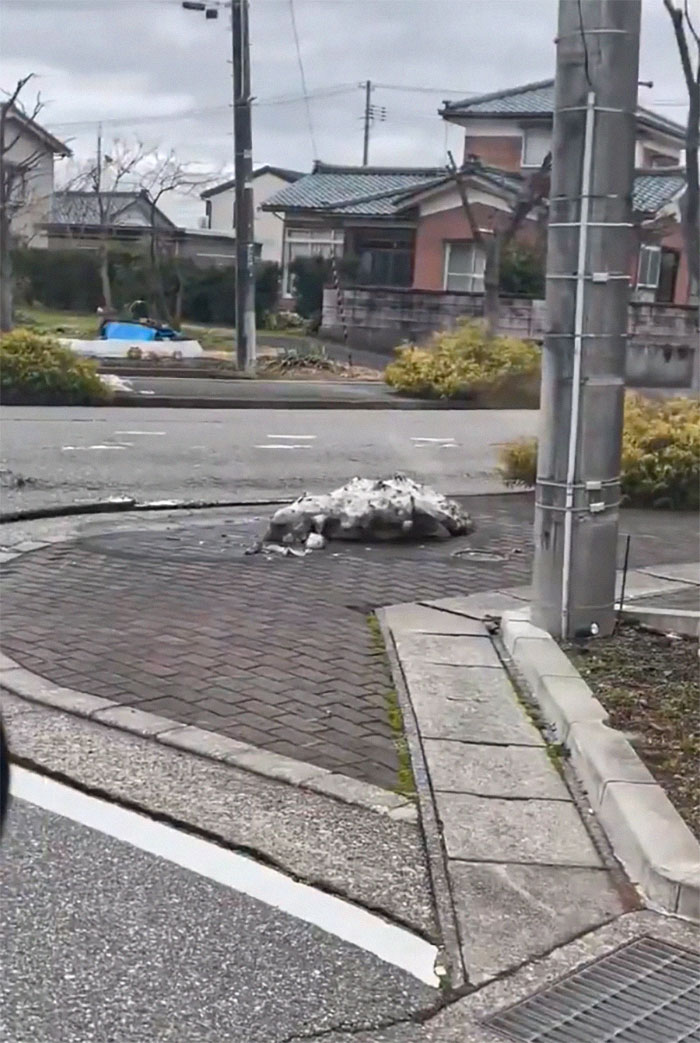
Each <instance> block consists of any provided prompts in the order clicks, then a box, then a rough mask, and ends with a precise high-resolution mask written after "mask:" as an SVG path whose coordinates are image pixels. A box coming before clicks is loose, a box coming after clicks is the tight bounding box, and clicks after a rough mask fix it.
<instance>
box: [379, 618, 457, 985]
mask: <svg viewBox="0 0 700 1043" xmlns="http://www.w3.org/2000/svg"><path fill="white" fill-rule="evenodd" d="M376 616H377V621H378V623H379V628H380V631H381V635H382V639H383V641H384V648H385V650H386V655H387V659H388V660H389V669H390V671H391V677H392V680H393V682H394V687H395V689H396V695H397V697H398V701H399V707H400V709H401V716H402V718H403V726H404V733H405V735H406V741H407V743H408V748H409V753H410V756H411V767H412V769H413V777H414V779H415V782H416V794H417V796H418V807H419V810H420V817H419V822H420V828H421V832H422V835H423V844H424V847H425V853H426V860H427V863H428V873H429V874H430V883H431V886H432V890H433V901H434V903H435V912H436V916H437V920H438V927H439V929H440V935H441V937H442V944H443V947H444V952H445V954H446V956H447V960H448V964H449V967H448V968H447V969H448V973H449V980H450V985H451V988H452V989H457V988H460V987H461V986H463V985H465V984H467V974H466V969H465V966H464V961H463V959H462V947H461V944H460V937H459V928H458V926H457V916H456V913H455V908H454V902H453V898H452V888H451V885H450V877H449V873H448V870H447V863H446V856H445V850H444V844H443V840H442V829H441V826H440V822H439V819H438V814H437V807H436V804H435V797H434V794H433V791H432V788H431V785H430V776H429V774H428V766H427V764H426V760H425V751H424V749H423V744H422V741H421V736H420V730H419V728H418V721H417V720H416V715H415V711H414V709H413V705H412V703H411V699H410V696H409V694H408V690H407V688H406V683H405V680H404V676H403V670H402V669H401V661H400V659H399V656H398V652H397V650H396V645H395V643H394V637H393V634H392V631H391V627H390V625H389V622H388V619H387V612H386V609H383V608H380V609H378V610H377V612H376Z"/></svg>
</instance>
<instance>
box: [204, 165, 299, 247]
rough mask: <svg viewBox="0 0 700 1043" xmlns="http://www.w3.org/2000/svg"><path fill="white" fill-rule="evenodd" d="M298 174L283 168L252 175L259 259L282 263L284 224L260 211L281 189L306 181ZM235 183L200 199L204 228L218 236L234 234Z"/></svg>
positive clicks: (257, 172) (229, 182)
mask: <svg viewBox="0 0 700 1043" xmlns="http://www.w3.org/2000/svg"><path fill="white" fill-rule="evenodd" d="M303 176H304V175H303V174H301V173H300V172H299V171H297V170H286V169H284V168H283V167H273V166H264V167H259V168H258V169H257V170H256V171H254V173H253V203H254V207H255V242H256V244H257V246H258V249H259V256H260V258H261V259H262V260H263V261H275V262H276V263H277V264H281V263H282V222H281V221H280V220H279V218H278V217H276V216H275V214H273V213H270V212H267V211H265V210H262V209H261V207H262V205H263V203H265V202H266V201H267V200H268V199H269V198H270V197H271V196H273V195H275V193H277V192H279V191H280V189H282V188H285V187H286V186H287V185H291V184H292V183H293V182H295V181H298V180H299V178H301V177H303ZM234 189H235V181H224V182H223V184H221V185H217V186H216V187H215V188H209V189H207V191H206V192H202V196H201V198H202V199H203V200H204V203H205V206H206V216H205V221H204V223H205V227H206V228H208V229H211V231H216V232H228V233H229V234H230V233H231V232H234V235H235V228H236V216H235V191H234Z"/></svg>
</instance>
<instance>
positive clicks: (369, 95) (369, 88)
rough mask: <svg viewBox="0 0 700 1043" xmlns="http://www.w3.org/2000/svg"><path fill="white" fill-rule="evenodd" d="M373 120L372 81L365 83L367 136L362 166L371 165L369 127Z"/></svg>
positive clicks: (365, 137)
mask: <svg viewBox="0 0 700 1043" xmlns="http://www.w3.org/2000/svg"><path fill="white" fill-rule="evenodd" d="M371 120H372V81H371V80H367V82H366V83H365V135H364V139H363V142H362V166H363V167H366V166H367V164H368V163H369V125H370V122H371Z"/></svg>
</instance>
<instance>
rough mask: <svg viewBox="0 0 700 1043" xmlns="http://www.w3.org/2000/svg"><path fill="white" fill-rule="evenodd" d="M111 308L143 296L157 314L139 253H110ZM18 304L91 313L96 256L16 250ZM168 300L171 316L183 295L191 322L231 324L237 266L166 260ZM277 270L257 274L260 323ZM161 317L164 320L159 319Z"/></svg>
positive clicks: (269, 308)
mask: <svg viewBox="0 0 700 1043" xmlns="http://www.w3.org/2000/svg"><path fill="white" fill-rule="evenodd" d="M109 269H110V280H111V286H112V293H113V297H114V305H115V307H116V308H117V309H122V308H125V307H126V306H127V305H129V304H130V303H131V302H132V301H133V300H136V299H137V298H146V299H148V300H149V303H150V306H151V308H150V310H151V314H152V315H153V316H154V317H155V316H158V303H157V294H156V292H155V288H154V286H153V278H152V274H151V271H150V268H149V265H148V262H147V259H146V258H145V257H144V255H143V254H142V253H138V252H131V253H129V252H125V251H123V250H114V251H111V252H110V255H109ZM14 270H15V277H16V285H17V292H16V303H17V304H18V305H20V307H21V305H22V304H27V305H33V304H41V305H43V306H44V307H45V308H55V309H59V310H61V311H79V312H91V311H92V312H94V311H96V309H97V307H98V305H100V304H101V303H102V284H101V281H100V275H99V267H98V257H97V253H96V252H95V251H89V250H32V249H22V250H17V251H16V252H15V254H14ZM162 274H163V288H164V291H165V297H166V301H167V303H168V306H169V308H170V310H171V313H174V312H175V304H176V297H177V295H178V291H181V294H182V318H183V319H184V320H186V321H187V320H189V321H190V322H202V323H211V324H213V325H221V326H233V325H235V319H236V300H235V291H234V287H235V268H234V266H233V265H231V266H227V267H225V268H219V267H216V268H200V267H199V266H197V265H195V264H194V263H193V262H192V261H189V260H182V261H179V260H176V259H173V260H167V261H165V262H164V263H163V266H162ZM279 292H280V267H279V265H277V264H274V263H273V262H270V261H260V262H258V264H257V265H256V270H255V311H256V317H257V320H258V323H259V324H260V325H262V323H263V322H264V320H265V317H266V316H267V315H268V314H270V313H271V312H273V311H274V310H275V308H276V306H277V301H278V299H279ZM159 317H160V318H165V317H166V316H162V315H161V316H159Z"/></svg>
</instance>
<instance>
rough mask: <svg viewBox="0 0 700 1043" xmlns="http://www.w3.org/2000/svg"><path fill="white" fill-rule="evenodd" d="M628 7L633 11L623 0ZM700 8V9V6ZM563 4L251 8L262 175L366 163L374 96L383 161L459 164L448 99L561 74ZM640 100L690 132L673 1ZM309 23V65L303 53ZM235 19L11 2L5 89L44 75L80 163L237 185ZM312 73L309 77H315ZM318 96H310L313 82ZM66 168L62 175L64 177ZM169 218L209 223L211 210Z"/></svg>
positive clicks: (150, 4)
mask: <svg viewBox="0 0 700 1043" xmlns="http://www.w3.org/2000/svg"><path fill="white" fill-rule="evenodd" d="M619 2H621V3H624V2H626V0H619ZM698 2H700V0H698ZM556 7H557V4H556V0H251V2H250V12H251V13H250V32H251V76H252V88H253V93H254V95H255V97H256V101H255V104H254V108H253V138H254V164H255V165H256V166H260V165H263V164H265V163H271V164H275V165H277V166H283V167H289V168H292V169H298V170H309V169H310V168H311V164H312V162H313V160H314V159H321V160H324V161H325V162H328V163H358V164H359V163H360V162H361V159H362V112H363V106H364V92H363V88H362V87H361V86H360V85H361V84H363V83H364V81H366V80H368V79H369V80H372V81H373V83H374V84H376V85H377V86H376V87H375V88H374V90H373V93H372V101H373V104H375V105H376V106H377V107H378V108H384V109H385V110H386V118H385V119H383V120H381V121H379V120H378V121H377V122H376V123H375V124H374V126H373V128H372V135H371V143H370V162H371V163H373V164H377V165H408V166H413V165H415V166H421V165H423V166H435V165H442V164H444V162H445V159H446V150H447V149H452V150H453V151H454V152H455V155H457V156H459V154H460V152H461V149H460V140H461V132H460V128H458V127H456V126H453V125H450V124H446V123H445V122H444V121H443V120H441V119H440V117H439V116H438V115H437V109H438V107H439V106H440V104H441V102H442V101H443V100H444V99H452V100H454V99H456V98H459V97H464V96H466V95H468V94H475V93H482V92H485V91H492V90H500V89H502V88H506V87H511V86H516V85H518V84H522V83H527V82H529V81H532V80H539V79H545V78H547V77H550V76H553V74H554V36H555V32H556ZM642 11H643V22H642V41H641V61H640V79H641V80H653V84H654V85H653V87H652V88H647V87H640V89H639V91H640V93H639V101H640V104H642V105H645V106H646V107H648V108H657V109H658V111H659V112H660V113H662V114H663V115H664V116H666V117H667V118H670V119H674V120H677V121H679V122H684V121H685V118H686V113H687V104H686V103H685V102H684V99H686V98H687V95H686V93H685V87H684V84H683V79H682V74H681V70H680V63H679V59H678V54H677V50H676V45H675V41H674V38H673V32H672V28H671V24H670V19H669V17H668V14H667V12H666V11H665V9H664V7H663V2H662V0H643V7H642ZM293 16H294V19H295V21H296V27H297V35H298V40H299V53H297V48H296V46H295V38H294V31H293V21H292V18H293ZM229 24H230V23H229V16H228V12H227V11H226V10H221V11H220V15H219V18H218V19H217V20H213V19H212V20H207V19H205V17H204V15H203V14H201V13H198V12H194V11H186V10H183V9H182V7H181V4H180V0H0V90H4V91H8V90H11V89H12V88H13V87H14V84H15V82H16V81H17V79H18V78H19V77H20V76H25V75H27V74H28V73H30V72H31V73H34V74H35V79H34V80H32V82H31V84H30V85H29V86H28V87H27V88H26V91H25V99H26V104H27V106H28V107H30V108H31V107H32V106H33V103H34V100H35V97H36V93H37V91H40V92H41V97H42V101H43V102H44V108H43V110H42V113H41V117H40V121H41V122H43V123H44V125H45V126H47V127H48V128H49V129H50V130H51V131H52V132H53V133H54V134H56V135H57V136H58V137H60V138H61V139H62V140H64V141H67V142H68V143H69V144H70V147H71V148H72V149H73V152H74V154H75V156H76V157H77V159H78V160H79V161H84V160H87V159H89V158H90V157H91V156H93V155H94V153H95V140H96V135H97V124H98V122H99V121H102V124H103V134H104V139H105V149H106V150H109V147H110V142H111V141H112V139H120V140H122V141H126V142H136V141H140V142H141V143H143V144H144V145H146V146H147V147H148V148H149V149H151V150H153V151H154V152H157V151H163V152H169V151H170V150H173V151H174V152H175V153H176V155H177V156H178V158H179V160H180V161H181V162H183V163H186V164H193V165H196V168H197V169H198V170H201V171H207V172H209V174H210V175H211V177H212V178H216V177H218V175H220V174H221V175H225V176H230V170H231V164H232V147H233V135H232V115H231V108H230V97H231V65H230V56H231V36H230V30H229ZM302 70H303V78H302ZM304 84H305V87H306V91H307V100H305V98H304V91H303V85H304ZM60 167H61V165H60V164H59V166H58V167H57V179H60V177H61V172H60ZM164 209H165V210H166V211H167V212H169V213H170V216H172V217H174V219H175V220H177V221H178V222H179V223H181V224H183V225H187V226H190V227H194V226H196V225H197V223H198V219H199V218H200V217H201V216H202V215H203V213H204V204H203V203H202V202H201V201H200V200H199V199H198V198H197V196H196V195H192V196H179V197H171V198H170V199H169V200H168V201H167V202H166V203H165V204H164Z"/></svg>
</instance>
